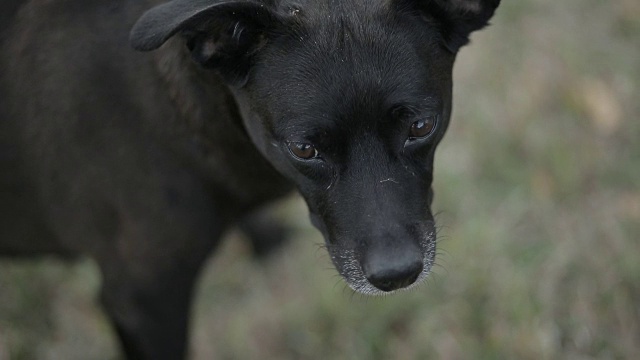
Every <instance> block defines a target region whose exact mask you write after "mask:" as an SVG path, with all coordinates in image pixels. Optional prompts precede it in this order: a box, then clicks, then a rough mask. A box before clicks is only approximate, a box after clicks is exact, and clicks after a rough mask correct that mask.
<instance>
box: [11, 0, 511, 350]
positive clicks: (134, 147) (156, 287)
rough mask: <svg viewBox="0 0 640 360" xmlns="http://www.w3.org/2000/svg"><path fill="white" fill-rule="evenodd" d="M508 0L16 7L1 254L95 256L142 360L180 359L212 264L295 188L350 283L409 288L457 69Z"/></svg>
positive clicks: (419, 262)
mask: <svg viewBox="0 0 640 360" xmlns="http://www.w3.org/2000/svg"><path fill="white" fill-rule="evenodd" d="M499 2H500V1H499V0H262V1H259V0H254V1H220V0H175V1H172V2H169V3H166V4H162V5H159V6H156V7H153V8H151V7H152V5H150V4H147V3H145V2H144V1H125V0H111V1H102V0H54V1H43V0H32V1H24V4H21V3H22V2H18V1H15V0H8V1H5V2H4V3H3V4H2V5H0V13H2V15H1V18H2V20H3V21H2V25H1V26H2V28H1V29H0V31H1V33H0V36H1V37H2V40H1V43H0V46H1V47H0V49H1V50H0V51H1V53H0V140H1V142H0V151H1V153H0V169H1V171H2V177H1V178H0V211H1V213H0V215H1V216H0V239H1V242H0V253H2V254H4V255H12V256H16V255H30V254H37V253H57V254H60V255H69V256H73V255H75V254H87V255H89V256H91V257H93V258H94V259H95V260H96V261H97V263H98V264H99V266H100V269H101V271H102V274H103V291H102V301H103V304H104V307H105V309H106V311H107V312H108V314H109V316H110V317H111V319H112V320H113V322H114V324H115V327H116V329H117V331H118V334H119V335H120V338H121V340H122V344H123V347H124V350H125V352H126V355H127V357H128V358H136V359H179V358H182V357H183V356H184V353H185V338H186V330H187V314H188V308H189V302H190V297H191V292H192V288H193V285H194V281H195V278H196V275H197V273H198V270H199V269H200V267H201V266H202V263H203V261H204V260H205V259H206V257H207V255H208V254H209V253H210V252H211V251H212V249H213V248H214V247H215V245H216V244H217V242H218V239H219V238H220V236H221V234H222V233H223V232H224V231H225V229H227V228H228V227H229V226H230V225H232V224H234V223H238V222H241V223H243V224H244V226H245V228H246V229H247V230H248V231H250V232H251V230H252V229H253V231H252V233H253V234H256V233H258V234H259V233H260V231H259V229H260V227H259V225H256V223H255V222H252V221H251V220H246V219H247V216H251V215H250V214H251V213H252V212H253V211H255V210H257V209H258V208H259V207H260V206H261V205H263V204H266V203H268V202H269V201H271V200H274V199H276V198H278V197H281V196H283V195H284V194H286V193H288V192H289V191H290V190H291V189H293V188H294V187H295V188H297V189H298V190H299V191H300V193H301V194H302V196H303V197H304V198H305V199H306V201H307V204H308V206H309V209H310V213H311V219H312V222H313V224H314V225H315V226H316V227H317V228H318V229H320V231H322V233H323V234H324V237H325V239H326V242H327V245H328V249H329V252H330V255H331V258H332V260H333V262H334V264H335V265H336V268H337V269H338V271H339V272H340V274H341V275H342V276H343V277H344V278H345V279H346V281H347V282H348V283H349V285H350V286H351V287H352V288H353V289H355V290H356V291H359V292H362V293H365V294H380V293H384V292H391V291H394V290H397V289H402V288H407V287H410V286H412V285H414V284H416V283H418V282H419V281H420V280H422V279H424V278H425V277H426V276H427V274H428V273H429V271H430V268H431V265H432V263H433V259H434V254H435V235H434V221H433V217H432V215H431V211H430V203H431V200H432V197H433V193H432V190H431V182H432V170H433V156H434V151H435V148H436V145H437V144H438V142H439V141H440V140H441V139H442V136H443V135H444V132H445V130H446V128H447V124H448V121H449V116H450V111H451V86H452V84H451V72H452V66H453V63H454V59H455V57H456V53H457V51H458V49H459V48H460V47H461V46H463V45H464V44H466V43H467V42H468V36H469V34H470V33H471V32H472V31H474V30H478V29H480V28H482V27H484V26H485V25H486V24H487V22H488V20H489V19H490V17H491V16H492V15H493V13H494V10H495V8H496V7H497V6H498V4H499ZM149 8H151V10H149V11H147V12H146V13H144V15H142V17H141V18H139V16H140V15H141V14H142V13H143V12H144V11H145V10H147V9H149ZM138 18H139V20H138ZM136 20H137V22H136ZM134 24H135V25H134ZM132 26H133V30H132V31H131V33H130V35H129V31H128V29H130V28H131V27H132ZM165 42H166V44H165ZM129 43H131V44H132V45H133V47H134V48H136V49H138V50H143V51H148V50H156V49H157V51H155V52H154V53H150V54H141V53H137V52H134V51H132V50H131V49H130V47H129V46H130V45H129ZM163 44H164V46H163ZM256 226H258V227H256ZM256 241H259V240H258V239H256Z"/></svg>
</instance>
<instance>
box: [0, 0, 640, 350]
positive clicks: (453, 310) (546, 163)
mask: <svg viewBox="0 0 640 360" xmlns="http://www.w3.org/2000/svg"><path fill="white" fill-rule="evenodd" d="M493 23H494V25H493V26H492V27H491V28H489V29H487V30H486V31H484V32H482V33H478V34H476V35H475V36H474V41H473V44H472V45H471V46H470V47H468V48H465V49H464V50H463V51H462V52H461V54H460V56H459V60H458V63H457V67H456V71H455V77H456V81H455V86H456V87H455V102H454V107H455V112H454V115H453V120H452V125H451V128H450V129H449V132H448V134H447V136H446V137H445V140H444V142H443V143H442V144H441V146H440V148H439V151H438V156H437V160H436V161H437V164H436V171H435V185H434V186H435V192H436V202H435V204H434V211H436V212H438V214H439V215H438V217H437V220H438V223H439V225H440V242H439V243H438V246H439V255H438V261H437V263H438V266H437V267H436V269H435V274H433V275H432V277H431V278H430V279H429V281H428V282H427V283H425V284H424V285H423V286H421V287H419V288H418V289H417V290H414V291H411V292H407V293H401V294H397V295H394V296H391V297H384V298H365V297H363V296H360V295H354V294H353V293H352V291H351V290H349V289H348V288H346V286H345V285H344V283H343V282H342V281H341V280H340V279H339V278H338V277H337V275H336V271H335V270H333V268H332V265H331V264H330V261H329V258H328V256H327V255H326V253H325V250H324V249H322V248H321V247H320V246H319V245H320V244H321V243H322V239H321V238H320V237H319V235H318V234H317V233H316V231H315V230H313V229H311V228H310V225H309V224H308V221H307V219H306V210H305V208H304V205H303V204H302V203H301V202H300V201H299V200H296V199H294V200H292V201H290V202H289V204H288V205H287V206H285V207H283V208H281V209H279V211H280V212H281V213H282V215H283V217H285V218H286V219H287V221H288V222H289V223H291V225H292V226H293V227H295V229H296V232H295V234H294V238H293V241H292V243H291V244H289V245H288V246H286V247H285V248H284V249H283V251H281V252H280V253H279V254H277V255H276V256H274V257H272V258H271V259H270V260H269V261H266V262H256V261H254V260H252V258H251V253H250V250H249V248H248V247H247V246H246V245H245V243H244V242H243V241H242V239H241V238H240V237H239V235H237V234H232V235H231V236H230V237H229V241H227V242H226V243H225V245H224V246H223V247H222V249H221V251H219V252H218V253H217V254H216V255H215V257H214V258H212V260H211V262H210V264H209V266H208V268H207V269H206V271H205V273H204V274H203V278H202V281H201V284H200V288H199V291H198V295H197V301H196V304H195V307H194V312H193V320H194V321H193V334H192V337H191V345H192V353H193V357H194V358H195V359H198V360H200V359H202V360H204V359H213V358H215V359H635V358H638V356H639V354H640V186H638V184H639V183H640V2H638V1H637V0H615V1H600V0H597V1H596V0H562V1H557V0H537V1H534V0H526V1H525V0H518V1H504V4H503V5H502V7H501V8H500V9H499V12H498V15H497V17H496V18H495V20H494V21H493ZM99 283H100V277H99V274H98V272H97V270H96V268H95V266H94V265H93V263H91V262H90V261H88V260H87V261H84V262H82V263H80V264H78V265H75V266H70V265H65V264H63V263H60V262H57V261H54V260H47V261H39V262H26V263H25V262H7V261H4V262H2V263H0V360H7V359H65V360H66V359H69V360H73V359H83V360H84V359H109V358H117V347H116V343H115V340H114V338H113V334H112V330H111V328H110V325H109V323H108V322H107V320H106V318H105V317H104V315H103V314H102V312H101V310H100V308H99V307H98V306H97V305H96V303H95V301H94V298H95V297H96V293H97V289H98V287H99Z"/></svg>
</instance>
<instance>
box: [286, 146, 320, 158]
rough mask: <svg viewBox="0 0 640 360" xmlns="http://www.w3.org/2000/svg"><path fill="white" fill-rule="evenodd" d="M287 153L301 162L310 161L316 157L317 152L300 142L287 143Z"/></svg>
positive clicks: (312, 147)
mask: <svg viewBox="0 0 640 360" xmlns="http://www.w3.org/2000/svg"><path fill="white" fill-rule="evenodd" d="M288 146H289V151H291V153H292V154H293V156H295V157H297V158H299V159H302V160H311V159H313V158H316V157H318V150H316V148H315V147H314V146H313V145H311V144H307V143H301V142H290V143H288Z"/></svg>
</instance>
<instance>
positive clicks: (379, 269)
mask: <svg viewBox="0 0 640 360" xmlns="http://www.w3.org/2000/svg"><path fill="white" fill-rule="evenodd" d="M387 255H389V254H387ZM362 268H363V270H364V273H365V276H366V277H367V280H369V282H370V283H371V285H373V286H375V287H376V288H378V289H380V290H382V291H393V290H397V289H401V288H404V287H407V286H409V285H411V284H413V283H414V282H415V281H416V279H418V276H419V275H420V273H421V272H422V269H423V264H422V257H421V256H420V253H419V252H411V253H409V254H404V255H403V256H397V255H396V256H385V254H377V255H374V256H369V258H368V259H367V260H366V261H365V262H364V264H363V266H362Z"/></svg>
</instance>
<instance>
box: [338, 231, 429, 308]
mask: <svg viewBox="0 0 640 360" xmlns="http://www.w3.org/2000/svg"><path fill="white" fill-rule="evenodd" d="M419 245H420V246H419V247H420V251H421V254H422V271H420V273H419V274H418V275H417V276H415V277H412V278H411V279H410V280H409V281H405V282H404V283H403V284H402V286H400V287H398V288H394V289H392V290H382V289H380V288H378V287H376V286H375V285H373V284H372V283H371V281H369V279H367V276H366V274H365V271H364V269H363V266H362V263H361V261H360V260H358V259H359V258H360V257H359V256H358V255H359V254H358V252H357V251H356V250H355V249H352V248H344V247H340V246H328V250H329V255H330V256H331V260H332V261H333V263H334V265H335V267H336V269H337V270H338V272H339V273H340V275H341V276H342V277H343V278H344V279H345V281H346V282H347V284H348V285H349V287H350V288H351V289H353V290H354V291H356V292H358V293H361V294H364V295H370V296H381V295H388V294H393V293H395V292H398V291H404V290H410V289H413V288H415V287H416V286H418V285H420V284H421V283H422V282H423V281H424V280H425V279H426V278H427V277H428V276H429V273H430V272H431V268H432V267H433V264H434V261H435V257H436V233H435V230H433V228H432V229H430V230H428V231H426V232H423V233H422V236H421V237H420V239H419ZM411 280H413V281H411Z"/></svg>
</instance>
